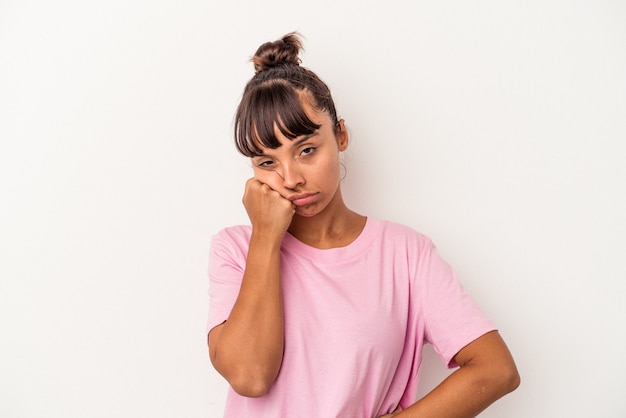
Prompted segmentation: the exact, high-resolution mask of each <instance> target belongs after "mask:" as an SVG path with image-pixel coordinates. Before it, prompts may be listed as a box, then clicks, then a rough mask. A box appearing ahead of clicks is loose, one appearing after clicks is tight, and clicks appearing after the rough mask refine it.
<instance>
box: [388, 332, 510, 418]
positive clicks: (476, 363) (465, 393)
mask: <svg viewBox="0 0 626 418" xmlns="http://www.w3.org/2000/svg"><path fill="white" fill-rule="evenodd" d="M454 360H455V361H456V362H457V364H458V365H459V366H460V368H459V369H458V370H457V371H455V372H454V373H452V374H451V375H450V376H448V377H447V378H446V379H445V380H444V381H443V382H441V384H439V386H437V387H436V388H435V389H433V390H432V391H431V392H430V393H429V394H427V395H426V396H424V397H423V398H422V399H420V400H419V401H418V402H416V403H415V404H413V405H411V406H410V407H408V408H407V409H405V410H404V411H402V412H400V413H398V414H394V415H393V416H394V417H398V418H411V417H415V418H431V417H437V418H447V417H449V418H452V417H454V418H469V417H475V416H476V415H478V414H479V413H480V412H481V411H483V410H484V409H485V408H487V407H488V406H489V405H491V404H492V403H493V402H494V401H496V400H497V399H499V398H501V397H502V396H504V395H506V394H507V393H509V392H511V391H513V390H515V389H516V388H517V387H518V386H519V383H520V377H519V374H518V372H517V368H516V367H515V363H514V361H513V358H512V356H511V353H510V352H509V350H508V348H507V347H506V344H505V343H504V341H503V340H502V338H501V337H500V334H499V333H498V332H497V331H492V332H489V333H487V334H485V335H483V336H482V337H479V338H477V339H476V340H474V341H473V342H471V343H470V344H468V345H467V346H466V347H464V348H463V349H461V351H459V352H458V353H457V355H456V356H455V357H454Z"/></svg>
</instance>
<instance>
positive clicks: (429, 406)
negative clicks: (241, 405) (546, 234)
mask: <svg viewBox="0 0 626 418" xmlns="http://www.w3.org/2000/svg"><path fill="white" fill-rule="evenodd" d="M303 105H304V106H305V109H306V110H307V114H308V115H309V117H310V118H311V119H312V120H313V121H314V122H316V123H318V124H320V125H322V126H321V127H320V128H319V129H318V130H317V131H316V132H315V133H314V134H312V135H309V136H302V137H298V138H296V139H294V140H290V139H288V138H286V137H284V136H282V135H281V134H280V131H279V130H278V129H276V135H277V138H278V139H279V140H280V142H281V144H282V145H281V146H280V147H278V148H276V149H263V155H260V156H257V157H254V158H252V165H253V170H254V177H253V178H251V179H249V180H248V181H247V182H246V187H245V192H244V196H243V199H242V201H243V204H244V206H245V208H246V211H247V213H248V216H249V218H250V222H251V224H252V234H251V238H250V247H249V251H248V258H247V263H246V267H245V271H244V275H243V279H242V285H241V289H240V292H239V296H238V298H237V300H236V302H235V305H234V307H233V309H232V312H231V314H230V316H229V318H228V320H227V321H226V322H224V323H223V324H221V325H218V326H217V327H215V328H213V329H212V330H211V331H210V333H209V355H210V358H211V362H212V364H213V366H214V367H215V369H216V370H217V371H218V372H219V373H220V374H222V376H224V378H225V379H226V380H227V381H228V382H229V383H230V385H231V386H232V387H233V389H234V390H235V391H236V392H237V393H239V394H241V395H243V396H250V397H258V396H263V395H264V394H265V393H267V391H268V390H269V388H270V386H271V385H272V383H273V382H274V380H275V379H276V377H277V375H278V372H279V370H280V366H281V361H282V356H283V350H284V343H283V341H284V318H283V300H282V291H281V285H280V280H281V279H280V244H281V242H282V239H283V237H284V234H285V233H287V232H289V233H290V234H292V235H294V237H296V238H297V239H299V240H300V241H302V242H304V243H306V244H308V245H311V246H314V247H317V248H336V247H343V246H346V245H348V244H350V243H351V242H352V241H354V239H355V238H356V237H357V236H358V235H359V234H360V233H361V231H362V230H363V227H364V226H365V221H366V218H365V217H364V216H361V215H359V214H357V213H355V212H353V211H352V210H350V209H349V208H348V207H347V206H346V205H345V203H344V201H343V198H342V194H341V187H340V162H339V153H340V152H342V151H344V150H345V149H346V148H347V146H348V133H347V131H346V129H345V126H344V121H343V120H341V121H340V122H339V128H338V129H335V127H334V126H333V124H332V121H331V118H330V116H329V115H328V114H327V113H325V112H319V111H317V110H316V109H314V108H313V107H311V106H309V105H308V103H307V101H306V100H303ZM455 361H456V362H457V364H459V366H460V367H459V369H458V370H457V371H455V372H454V373H452V374H451V375H450V376H449V377H448V378H446V379H445V380H444V381H443V382H442V383H441V384H440V385H439V386H437V387H436V388H435V389H433V390H432V391H431V392H430V393H429V394H427V395H426V396H425V397H423V398H422V399H420V400H419V401H418V402H416V403H415V404H413V405H410V406H407V407H406V409H404V410H402V409H401V408H400V407H399V406H398V408H397V409H396V410H395V411H393V412H392V413H389V414H386V415H383V416H382V417H381V418H386V417H392V416H393V417H399V418H410V417H419V418H428V417H438V418H445V417H455V418H462V417H474V416H476V415H477V414H478V413H480V411H482V410H483V409H485V408H486V407H487V406H489V405H490V404H491V403H492V402H494V401H495V400H497V399H498V398H500V397H501V396H503V395H505V394H506V393H508V392H510V391H512V390H514V389H515V388H516V387H517V386H518V385H519V375H518V373H517V369H516V367H515V363H514V361H513V358H512V357H511V354H510V353H509V350H508V349H507V347H506V345H505V343H504V341H503V340H502V338H501V337H500V335H499V334H498V332H497V331H494V332H490V333H488V334H485V335H484V336H482V337H480V338H478V339H476V340H475V341H473V342H471V343H470V344H469V345H467V346H466V347H464V348H463V349H462V350H461V351H459V353H457V355H456V356H455Z"/></svg>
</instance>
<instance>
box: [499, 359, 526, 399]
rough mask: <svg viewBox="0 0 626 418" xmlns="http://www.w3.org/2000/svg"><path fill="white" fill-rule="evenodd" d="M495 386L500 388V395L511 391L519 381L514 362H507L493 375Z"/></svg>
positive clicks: (517, 385) (516, 386)
mask: <svg viewBox="0 0 626 418" xmlns="http://www.w3.org/2000/svg"><path fill="white" fill-rule="evenodd" d="M494 381H495V382H496V384H497V387H498V388H500V392H501V396H504V395H506V394H507V393H511V392H513V391H514V390H515V389H517V388H518V387H519V385H520V383H521V378H520V375H519V372H518V371H517V367H515V363H511V364H508V365H506V366H503V367H501V368H500V369H499V371H498V373H497V374H496V375H495V376H494Z"/></svg>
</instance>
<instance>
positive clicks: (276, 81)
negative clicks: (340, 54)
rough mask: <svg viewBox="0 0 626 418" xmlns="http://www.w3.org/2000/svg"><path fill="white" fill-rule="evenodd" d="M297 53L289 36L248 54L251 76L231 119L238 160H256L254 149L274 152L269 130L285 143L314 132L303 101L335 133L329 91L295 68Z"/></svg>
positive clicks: (277, 143) (295, 36) (296, 41)
mask: <svg viewBox="0 0 626 418" xmlns="http://www.w3.org/2000/svg"><path fill="white" fill-rule="evenodd" d="M300 50H302V42H301V41H300V37H299V36H298V34H297V33H296V32H292V33H289V34H287V35H285V36H283V37H282V38H281V39H279V40H277V41H274V42H266V43H264V44H263V45H261V46H260V47H259V49H257V51H256V53H255V54H254V57H253V58H252V62H253V63H254V70H255V75H254V77H252V79H251V80H250V81H249V82H248V84H247V85H246V87H245V89H244V92H243V97H242V98H241V102H240V103H239V107H238V108H237V113H236V115H235V145H236V146H237V149H238V151H239V152H240V153H242V154H243V155H245V156H247V157H254V156H256V155H259V154H261V153H262V151H261V148H260V146H263V147H266V148H271V149H275V148H278V147H279V146H280V141H279V140H278V138H276V135H275V133H274V126H275V125H276V126H277V127H278V129H279V130H280V132H281V133H282V134H283V135H285V136H286V137H287V138H290V139H294V138H297V137H298V136H301V135H308V134H311V133H313V132H314V131H315V130H316V129H319V127H320V125H318V124H316V123H314V122H313V121H312V120H311V119H310V118H309V117H308V116H307V114H306V111H305V110H304V107H303V106H302V101H303V100H306V101H307V103H308V104H309V105H310V106H312V107H313V108H315V109H317V110H319V111H324V112H327V113H328V114H329V115H330V118H331V120H332V122H333V124H334V126H335V128H336V129H338V128H339V121H338V119H337V111H336V110H335V104H334V102H333V98H332V96H331V94H330V90H329V89H328V86H327V85H326V84H325V83H324V82H323V81H322V80H320V78H319V77H318V76H317V75H316V74H315V73H314V72H313V71H311V70H309V69H307V68H305V67H302V66H300V58H299V54H300Z"/></svg>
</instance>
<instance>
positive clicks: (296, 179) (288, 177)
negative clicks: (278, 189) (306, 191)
mask: <svg viewBox="0 0 626 418" xmlns="http://www.w3.org/2000/svg"><path fill="white" fill-rule="evenodd" d="M280 176H281V177H282V178H283V186H285V187H286V188H287V189H297V188H298V186H301V185H303V184H304V177H303V176H302V172H301V171H300V168H299V167H298V165H297V164H294V163H291V164H284V165H283V167H282V173H280Z"/></svg>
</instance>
